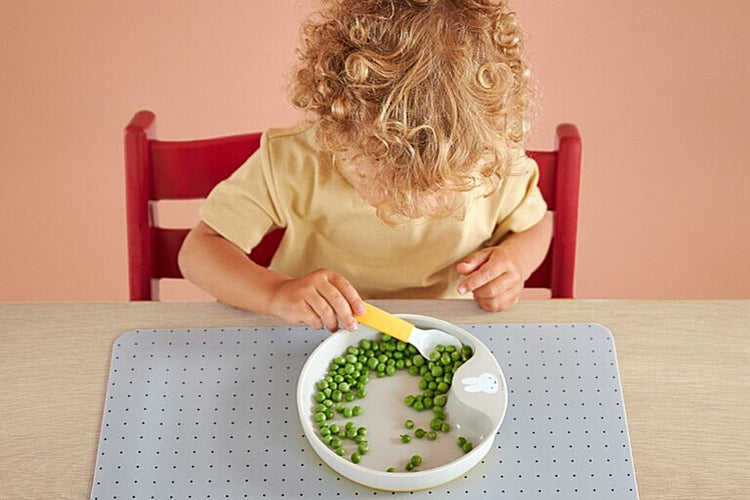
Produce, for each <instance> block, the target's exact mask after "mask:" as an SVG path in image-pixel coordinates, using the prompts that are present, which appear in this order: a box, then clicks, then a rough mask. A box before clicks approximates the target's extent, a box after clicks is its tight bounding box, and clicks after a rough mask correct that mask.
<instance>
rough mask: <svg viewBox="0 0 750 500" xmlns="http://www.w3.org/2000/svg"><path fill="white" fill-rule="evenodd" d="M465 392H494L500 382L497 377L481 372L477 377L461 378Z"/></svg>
mask: <svg viewBox="0 0 750 500" xmlns="http://www.w3.org/2000/svg"><path fill="white" fill-rule="evenodd" d="M461 383H462V384H464V390H465V391H466V392H483V393H485V394H494V393H496V392H497V390H498V389H499V388H500V382H499V381H498V380H497V377H496V376H495V375H493V374H491V373H483V374H481V375H480V376H478V377H466V378H464V379H461Z"/></svg>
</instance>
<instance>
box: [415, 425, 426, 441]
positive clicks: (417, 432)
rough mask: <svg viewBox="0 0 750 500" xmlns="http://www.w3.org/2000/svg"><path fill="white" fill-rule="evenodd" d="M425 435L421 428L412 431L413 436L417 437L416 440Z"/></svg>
mask: <svg viewBox="0 0 750 500" xmlns="http://www.w3.org/2000/svg"><path fill="white" fill-rule="evenodd" d="M425 434H427V432H426V431H425V430H424V429H422V428H421V427H420V428H419V429H417V430H416V431H414V435H415V436H416V437H417V439H422V438H423V437H424V435H425Z"/></svg>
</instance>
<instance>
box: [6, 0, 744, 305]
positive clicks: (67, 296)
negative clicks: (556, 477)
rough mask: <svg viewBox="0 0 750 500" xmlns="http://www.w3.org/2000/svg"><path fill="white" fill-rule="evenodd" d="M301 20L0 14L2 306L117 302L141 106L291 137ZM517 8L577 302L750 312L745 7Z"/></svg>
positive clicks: (201, 127)
mask: <svg viewBox="0 0 750 500" xmlns="http://www.w3.org/2000/svg"><path fill="white" fill-rule="evenodd" d="M312 5H313V3H312V2H311V0H283V1H274V2H269V1H266V0H223V1H220V2H207V1H196V0H129V1H127V2H111V1H106V2H102V1H100V0H71V1H68V2H58V1H55V0H46V1H44V0H39V1H34V2H20V1H12V0H11V1H8V0H5V1H0V19H2V20H3V23H2V24H3V29H2V30H1V31H0V110H2V111H1V113H2V115H1V116H2V118H1V119H0V141H2V156H0V166H1V167H2V181H1V182H0V213H1V214H2V216H3V222H2V227H3V231H2V239H1V240H0V255H1V256H2V257H1V258H0V300H1V301H67V300H124V299H126V298H127V261H126V240H125V197H124V174H123V159H122V158H123V153H122V129H123V127H124V126H125V124H126V123H127V121H128V120H129V118H130V117H131V116H132V114H133V113H134V112H135V111H137V110H138V109H142V108H147V109H151V110H153V111H154V112H156V114H157V129H158V134H159V137H161V138H164V139H191V138H201V137H208V136H217V135H223V134H232V133H242V132H246V131H254V130H261V129H264V128H267V127H269V126H283V125H287V124H291V123H293V122H294V121H295V120H296V119H297V118H298V114H297V113H296V112H295V111H294V110H293V109H292V108H291V107H290V106H289V105H288V104H287V101H286V97H285V96H286V90H285V83H284V82H285V81H286V77H287V76H288V73H289V68H290V66H291V64H292V61H293V58H294V48H295V45H296V41H297V27H298V24H299V22H300V21H301V20H302V19H303V17H304V16H305V15H306V14H307V13H308V12H310V11H311V10H312ZM515 7H516V10H517V11H518V13H519V17H520V19H521V21H522V23H523V24H524V26H525V27H526V30H527V31H528V34H529V42H528V47H529V50H530V54H531V62H532V64H533V67H534V71H535V74H536V77H537V80H538V82H539V86H540V88H541V90H542V93H543V96H542V100H541V107H540V110H539V116H538V120H537V122H536V123H535V128H534V135H533V138H532V141H531V144H530V148H531V149H545V148H551V147H552V133H553V130H554V126H555V124H557V123H558V122H561V121H571V122H574V123H576V124H577V125H578V126H579V128H580V130H581V133H582V135H583V140H584V173H583V178H582V196H581V214H580V226H579V231H580V232H579V252H578V271H577V286H576V292H577V296H579V297H582V298H748V297H750V284H749V283H750V258H749V257H748V255H750V223H749V222H748V219H749V217H748V215H750V213H749V212H750V210H749V209H748V204H747V202H745V201H744V200H743V198H744V196H743V195H745V194H746V192H747V191H748V188H750V169H748V168H747V164H746V158H747V154H746V152H745V147H744V145H745V144H746V143H747V136H748V132H750V104H748V102H749V101H748V99H747V95H746V93H747V91H748V89H750V64H748V63H747V54H748V52H749V51H748V49H750V32H749V31H748V30H747V29H746V21H747V19H748V18H750V4H748V2H746V1H745V0H723V1H721V2H715V3H713V4H710V5H709V4H706V3H705V2H702V1H698V0H659V1H656V2H655V1H653V0H632V1H630V2H615V1H598V0H596V1H595V0H565V1H564V2H552V1H542V0H526V1H520V0H519V1H516V3H515ZM172 212H173V214H172V217H175V220H178V219H179V220H180V221H183V222H185V221H187V222H189V223H191V224H192V222H193V221H194V220H195V206H194V205H193V206H189V207H188V208H184V207H182V208H178V209H176V210H173V211H172ZM167 289H168V290H167V296H168V297H171V298H199V297H202V295H201V294H198V293H196V292H195V291H194V290H192V288H191V287H189V286H188V287H186V286H184V285H174V284H172V285H170V286H168V287H167Z"/></svg>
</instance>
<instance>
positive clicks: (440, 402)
mask: <svg viewBox="0 0 750 500" xmlns="http://www.w3.org/2000/svg"><path fill="white" fill-rule="evenodd" d="M447 402H448V398H446V397H445V395H443V394H438V395H437V396H435V397H434V398H433V399H432V404H433V405H435V406H439V407H442V406H445V403H447Z"/></svg>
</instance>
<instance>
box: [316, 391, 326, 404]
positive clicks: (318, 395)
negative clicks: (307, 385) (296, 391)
mask: <svg viewBox="0 0 750 500" xmlns="http://www.w3.org/2000/svg"><path fill="white" fill-rule="evenodd" d="M325 398H326V395H325V394H324V393H322V392H316V393H315V401H317V402H318V403H322V402H323V400H325Z"/></svg>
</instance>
